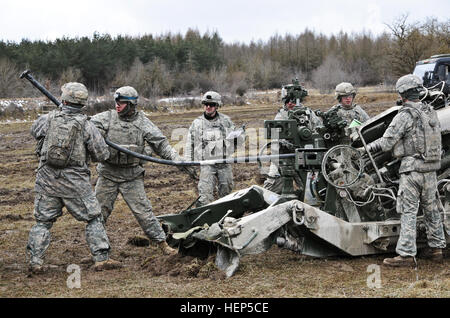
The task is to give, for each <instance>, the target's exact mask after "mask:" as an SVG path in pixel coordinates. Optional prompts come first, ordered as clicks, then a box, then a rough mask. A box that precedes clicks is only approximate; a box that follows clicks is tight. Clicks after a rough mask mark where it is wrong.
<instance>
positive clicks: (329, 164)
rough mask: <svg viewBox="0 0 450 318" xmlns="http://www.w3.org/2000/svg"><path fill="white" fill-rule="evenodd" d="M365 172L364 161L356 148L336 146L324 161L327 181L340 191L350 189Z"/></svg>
mask: <svg viewBox="0 0 450 318" xmlns="http://www.w3.org/2000/svg"><path fill="white" fill-rule="evenodd" d="M363 171H364V161H363V159H362V157H361V154H360V153H359V151H358V150H356V149H355V148H353V147H351V146H348V145H338V146H334V147H333V148H331V149H330V150H328V151H327V153H326V154H325V156H324V157H323V161H322V174H323V176H324V178H325V180H326V181H327V182H328V183H330V184H331V185H332V186H334V187H336V188H338V189H345V188H348V187H350V186H351V185H352V184H354V183H355V182H356V181H358V179H359V177H360V176H361V175H362V173H363Z"/></svg>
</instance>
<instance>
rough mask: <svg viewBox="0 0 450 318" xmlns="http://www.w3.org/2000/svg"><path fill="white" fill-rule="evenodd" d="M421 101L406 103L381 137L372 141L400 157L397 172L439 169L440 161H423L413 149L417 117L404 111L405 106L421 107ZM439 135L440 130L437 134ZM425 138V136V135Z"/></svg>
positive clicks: (375, 145)
mask: <svg viewBox="0 0 450 318" xmlns="http://www.w3.org/2000/svg"><path fill="white" fill-rule="evenodd" d="M421 105H422V103H411V102H408V103H406V104H405V105H404V106H403V107H402V108H401V109H400V111H399V113H398V114H397V115H396V116H395V117H394V119H393V120H392V122H391V123H390V125H389V127H388V128H387V129H386V131H385V132H384V134H383V137H381V138H379V139H377V140H375V141H374V142H372V144H371V147H372V145H373V146H374V147H376V148H381V150H382V151H383V152H385V151H391V150H392V152H393V154H394V156H395V157H397V158H401V159H402V162H401V165H400V170H399V173H405V172H410V171H419V172H430V171H435V170H437V169H439V167H440V162H437V163H425V162H424V160H423V159H422V158H421V156H420V154H419V153H418V151H417V150H416V149H415V145H414V139H416V140H417V136H415V134H417V130H416V126H417V121H418V119H417V117H416V116H414V115H413V113H412V112H409V111H406V107H413V108H416V109H420V108H421ZM438 137H440V131H439V136H438ZM425 138H426V137H425Z"/></svg>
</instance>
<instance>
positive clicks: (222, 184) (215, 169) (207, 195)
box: [197, 164, 234, 207]
mask: <svg viewBox="0 0 450 318" xmlns="http://www.w3.org/2000/svg"><path fill="white" fill-rule="evenodd" d="M199 179H200V181H199V182H198V195H199V196H200V198H199V200H198V202H197V207H200V206H203V205H206V204H208V203H210V202H212V201H214V189H215V188H216V187H217V192H218V194H219V197H220V198H221V197H224V196H226V195H227V194H229V193H230V192H231V190H232V189H233V186H234V183H233V170H232V167H231V165H230V164H220V165H206V166H201V167H200V177H199Z"/></svg>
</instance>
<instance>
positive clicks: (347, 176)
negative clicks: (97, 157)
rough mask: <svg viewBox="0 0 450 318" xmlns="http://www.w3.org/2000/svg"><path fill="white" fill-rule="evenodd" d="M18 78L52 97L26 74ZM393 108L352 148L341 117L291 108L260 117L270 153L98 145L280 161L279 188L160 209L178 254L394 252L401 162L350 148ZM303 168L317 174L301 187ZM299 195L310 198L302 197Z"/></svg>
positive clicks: (445, 132) (220, 258)
mask: <svg viewBox="0 0 450 318" xmlns="http://www.w3.org/2000/svg"><path fill="white" fill-rule="evenodd" d="M21 77H22V78H26V79H27V80H29V81H30V82H31V83H32V84H33V85H34V86H35V87H37V88H38V89H39V90H40V91H41V92H43V93H44V94H45V95H46V96H48V97H49V98H50V99H51V100H52V101H53V102H54V103H55V104H56V105H59V104H60V103H59V101H58V100H57V99H56V98H54V97H53V96H52V95H51V94H50V93H49V92H48V91H46V90H45V88H44V87H42V86H41V85H40V84H39V83H37V81H35V80H34V78H33V77H32V76H31V75H30V74H29V72H28V71H26V72H24V73H22V76H21ZM399 109H400V107H399V106H396V107H392V108H390V109H388V110H387V111H385V112H383V113H381V114H379V115H378V116H376V117H374V118H372V119H371V120H369V121H368V122H366V123H364V125H362V126H359V127H356V128H353V130H354V133H353V134H352V135H351V140H352V141H353V142H352V145H340V144H339V140H340V137H341V136H342V135H343V134H345V133H346V131H345V129H344V127H345V126H346V125H347V123H346V122H345V121H342V119H341V118H340V117H339V116H338V115H337V114H336V113H333V112H331V113H327V114H320V115H321V117H322V118H323V126H322V127H319V128H317V129H316V130H315V131H312V130H311V129H309V128H308V115H309V114H308V111H307V110H305V109H302V108H300V107H299V108H294V109H293V111H291V112H290V114H289V119H288V120H277V121H273V120H269V121H265V127H266V128H267V129H266V133H267V136H266V137H267V138H268V139H272V142H277V143H279V145H280V146H279V154H277V155H271V156H256V157H245V158H229V159H224V160H210V161H207V162H198V161H196V162H190V161H180V162H178V161H170V160H162V159H157V158H153V157H149V156H145V155H142V154H137V153H134V152H132V151H130V150H128V149H126V148H122V147H120V146H119V145H116V144H114V143H112V142H109V141H108V140H106V143H107V144H108V145H109V146H111V147H113V148H115V149H117V150H119V151H123V152H125V153H128V154H130V155H134V156H136V157H138V158H140V159H142V160H148V161H152V162H156V163H161V164H169V165H202V164H215V163H246V162H256V160H260V161H267V160H273V159H277V160H278V166H279V169H280V172H281V176H282V180H283V189H282V193H281V194H280V195H278V194H276V193H274V192H272V191H269V190H267V189H264V188H262V187H259V186H256V185H254V186H252V187H249V188H247V189H243V190H239V191H237V192H234V193H231V194H229V195H227V196H225V197H223V198H221V199H219V200H216V201H214V202H211V203H210V204H208V205H205V206H202V207H199V208H192V205H191V206H190V207H189V208H187V209H186V210H184V211H182V212H180V213H177V214H169V215H162V216H158V219H159V220H160V221H161V222H162V225H163V228H164V229H165V231H166V232H167V234H168V238H169V243H170V244H173V245H179V247H180V252H181V253H184V254H189V255H193V256H207V254H208V253H211V252H216V253H217V254H216V264H217V266H218V267H219V268H220V269H222V270H223V271H225V273H226V275H227V276H232V275H233V274H234V273H235V271H236V270H237V268H238V266H239V261H240V258H241V257H243V256H244V255H247V254H258V253H262V252H264V251H266V250H268V249H269V248H270V247H271V246H273V245H274V244H277V245H278V246H279V247H282V248H287V249H289V250H292V251H294V252H297V253H302V254H305V255H311V256H316V257H328V256H336V255H351V256H361V255H371V254H381V253H387V252H391V251H394V248H395V244H396V242H397V240H398V236H399V233H400V217H399V215H397V213H396V193H397V190H398V180H399V174H398V167H399V164H400V162H399V161H398V160H396V159H394V158H393V157H392V155H391V154H390V153H384V154H375V155H373V156H372V155H369V158H365V157H364V158H363V157H361V155H360V153H359V151H357V150H356V149H355V148H356V147H361V146H365V145H366V144H368V143H369V142H372V141H374V140H376V139H378V138H380V137H381V136H382V135H383V133H384V131H385V130H386V128H387V127H388V126H389V123H390V122H391V121H392V119H393V118H394V116H395V115H396V114H397V112H398V110H399ZM437 114H438V118H439V120H440V123H441V131H442V149H443V154H442V160H441V168H440V169H439V171H438V178H439V180H440V181H439V187H438V189H439V193H438V194H439V197H440V202H441V203H442V205H441V206H442V217H443V219H444V229H445V235H446V240H447V242H449V241H450V237H449V235H450V107H443V108H439V109H438V110H437ZM274 132H277V134H274ZM281 140H282V141H281ZM308 172H315V173H317V175H318V177H317V178H315V179H314V181H313V182H311V183H310V186H309V187H306V185H307V182H306V180H307V178H306V176H307V174H308ZM295 174H298V175H299V176H300V178H301V180H302V181H303V190H302V191H300V192H296V191H294V188H293V177H294V175H295ZM306 193H308V198H310V197H313V198H314V199H315V200H312V201H308V200H307V198H306V196H305V194H306ZM417 231H418V236H417V243H418V244H417V245H418V247H419V248H420V247H421V246H423V245H424V243H425V242H426V228H425V226H424V223H423V216H422V215H420V216H419V217H418V220H417Z"/></svg>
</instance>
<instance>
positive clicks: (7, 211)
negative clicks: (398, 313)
mask: <svg viewBox="0 0 450 318" xmlns="http://www.w3.org/2000/svg"><path fill="white" fill-rule="evenodd" d="M309 98H310V99H309V100H308V101H307V102H306V103H305V104H307V105H309V106H311V107H312V108H313V109H321V110H326V109H328V107H329V106H331V105H333V103H334V99H333V96H331V95H329V96H328V95H322V96H311V97H309ZM395 100H396V95H395V94H364V95H359V96H358V100H357V101H358V102H359V103H360V104H362V106H363V108H364V109H365V110H366V111H367V112H368V113H369V114H370V115H372V116H373V115H376V114H378V113H380V112H381V111H383V110H385V109H387V108H388V107H390V106H393V105H394V104H395ZM277 109H278V106H277V104H275V103H273V102H270V101H269V102H264V101H262V102H261V103H258V104H255V103H252V104H251V105H247V106H225V107H223V109H221V111H223V112H224V113H226V114H228V115H229V116H230V117H231V118H232V120H233V121H234V122H235V124H236V125H242V124H246V127H247V129H248V128H255V129H256V128H260V127H263V121H264V120H266V119H273V117H274V115H275V113H276V111H277ZM200 113H201V110H199V109H193V110H184V111H183V110H180V111H175V112H172V113H151V114H149V117H150V119H151V120H152V121H153V122H154V123H155V124H157V125H158V127H160V129H161V130H162V131H163V132H164V134H165V135H166V136H169V137H170V136H171V135H172V131H173V130H174V129H175V128H183V127H184V128H188V127H189V125H190V123H191V122H192V120H193V119H194V118H195V117H196V116H198V115H199V114H200ZM30 126H31V122H18V123H2V124H0V297H168V298H178V297H183V298H184V297H213V298H222V297H227V298H228V297H243V298H244V297H267V298H270V297H275V298H280V297H449V296H450V267H449V264H450V261H449V259H448V258H446V259H445V260H444V262H443V263H441V264H436V263H433V262H430V261H424V260H420V261H419V267H418V268H417V269H412V268H411V269H410V268H401V269H391V268H385V267H383V266H381V264H382V260H383V258H384V257H385V256H384V255H379V256H368V257H339V258H331V259H316V258H312V257H308V256H302V255H299V254H294V253H292V252H290V251H287V250H282V249H279V248H278V247H276V246H274V247H272V248H271V249H270V250H269V251H268V252H266V253H263V254H259V255H252V256H245V257H244V258H242V259H241V263H240V267H239V269H238V271H237V272H236V274H235V275H234V276H233V277H231V278H228V279H225V277H224V275H223V274H222V273H221V272H219V271H218V270H217V269H216V268H215V266H214V258H213V257H210V258H209V259H206V260H200V259H196V258H193V257H181V256H179V255H176V256H172V257H165V256H163V255H162V254H161V253H160V252H159V251H158V250H157V248H156V247H154V246H153V245H151V244H148V242H147V241H146V240H145V239H138V238H139V237H140V236H142V235H143V232H142V230H141V229H140V227H139V226H138V224H137V222H136V220H135V219H134V217H133V216H132V214H131V212H130V211H129V209H128V207H127V206H126V204H125V202H124V200H123V199H122V198H121V197H120V196H119V199H118V201H117V202H116V204H115V208H114V211H113V213H112V215H111V217H110V218H109V220H108V223H107V225H106V227H107V231H108V235H109V238H110V241H111V246H112V258H114V259H116V260H119V261H120V262H122V264H123V266H124V267H123V268H122V269H117V270H111V271H104V272H94V271H93V270H92V269H91V267H90V266H91V265H90V264H89V263H82V262H81V260H82V259H83V258H86V257H88V256H89V255H90V254H89V250H88V247H87V245H86V242H85V237H84V227H85V225H84V224H83V223H80V222H77V221H76V220H75V219H74V218H73V217H71V216H70V215H69V214H68V213H67V212H66V211H65V213H64V214H63V216H62V217H60V218H59V219H58V221H57V222H56V223H55V224H54V226H53V228H52V243H51V245H50V248H49V250H48V251H47V255H46V260H45V262H46V264H48V265H49V266H50V268H49V270H48V271H47V272H46V273H44V274H42V275H29V274H28V271H27V265H26V264H27V262H26V254H25V246H26V243H27V239H28V233H29V230H30V228H31V227H32V226H33V224H34V219H33V215H32V212H33V200H34V193H33V186H34V175H35V171H34V170H35V169H36V167H37V159H36V157H35V156H34V153H33V152H34V147H35V143H34V140H33V139H32V138H31V137H30V135H29V129H30ZM177 143H179V141H177V140H171V144H172V145H174V146H176V144H177ZM233 172H234V176H235V179H234V181H235V188H234V190H238V189H242V188H246V187H248V186H250V185H252V184H257V183H259V182H261V180H260V178H259V177H258V167H257V165H256V164H237V165H234V166H233ZM92 173H93V177H94V178H95V176H96V173H95V169H94V167H92ZM145 188H146V191H147V194H148V197H149V199H150V200H151V202H152V205H153V209H154V212H155V214H157V215H160V214H167V213H176V212H179V211H181V210H183V209H185V208H186V207H188V206H189V204H190V203H191V202H192V201H193V200H194V199H196V197H197V192H196V184H195V183H194V182H193V181H192V180H191V179H190V178H189V177H188V176H187V175H184V174H181V173H180V172H179V171H178V169H177V168H175V167H171V166H163V165H156V164H152V163H148V164H146V176H145ZM71 264H75V265H78V266H80V269H81V271H80V274H81V276H80V278H81V280H80V283H81V285H80V288H69V287H68V286H69V285H70V284H69V285H68V282H69V281H70V279H71V276H70V275H71V274H72V272H70V273H69V272H68V271H67V269H68V266H69V265H71ZM373 265H380V267H377V266H375V267H373ZM373 268H378V269H379V270H380V272H379V274H380V278H381V285H379V286H378V287H380V288H375V287H370V286H371V285H370V284H369V285H368V283H367V282H368V281H369V282H371V281H372V280H371V279H372V278H371V277H373V276H371V275H372V274H374V273H375V272H374V271H373Z"/></svg>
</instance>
